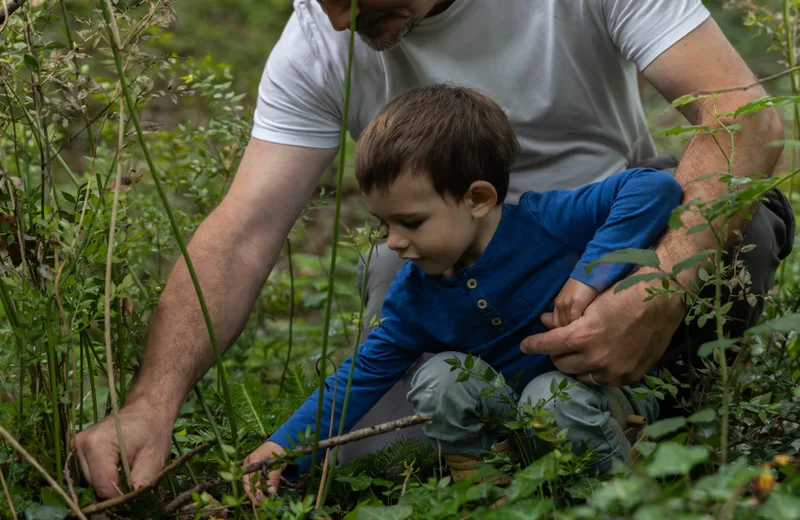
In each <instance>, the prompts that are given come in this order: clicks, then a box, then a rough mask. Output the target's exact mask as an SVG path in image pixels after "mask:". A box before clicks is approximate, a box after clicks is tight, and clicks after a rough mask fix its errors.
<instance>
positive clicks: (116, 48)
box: [99, 0, 239, 448]
mask: <svg viewBox="0 0 800 520" xmlns="http://www.w3.org/2000/svg"><path fill="white" fill-rule="evenodd" d="M99 3H100V7H101V9H102V11H103V19H104V20H105V23H106V29H107V30H108V37H109V40H110V41H111V42H112V45H111V52H112V54H113V55H114V64H115V65H116V67H117V74H118V75H119V81H120V85H121V86H122V92H123V94H124V97H125V103H126V104H127V106H128V112H129V115H130V118H131V120H132V121H133V126H134V127H136V137H137V139H138V141H139V145H140V146H141V148H142V152H143V153H144V157H145V161H146V162H147V166H148V168H150V173H151V174H152V176H153V182H154V183H155V185H156V191H157V192H158V197H159V198H160V199H161V203H162V205H163V206H164V210H165V211H166V213H167V217H168V218H169V224H170V227H171V228H172V234H173V235H174V236H175V241H176V242H177V243H178V247H180V249H181V253H182V254H183V259H184V261H185V262H186V269H187V270H188V271H189V276H190V277H191V278H192V284H194V289H195V292H196V293H197V299H198V300H199V302H200V309H201V310H202V312H203V318H204V320H205V323H206V328H207V329H208V337H209V340H210V342H211V347H212V348H213V349H214V356H215V358H216V366H217V372H218V373H219V378H220V384H221V386H222V391H223V394H224V396H225V406H226V408H227V409H228V410H227V411H228V417H229V419H230V422H231V439H232V441H233V446H234V448H236V447H237V446H238V444H239V443H238V432H237V428H236V413H235V410H234V408H233V398H232V397H231V391H230V388H229V387H228V378H227V376H226V374H225V366H224V365H223V363H222V356H221V354H220V351H219V347H218V346H217V336H216V334H215V333H214V324H213V323H212V321H211V315H210V313H209V312H208V306H207V305H206V299H205V297H204V296H203V289H202V288H201V287H200V280H199V279H198V278H197V272H196V271H195V269H194V264H193V263H192V259H191V257H190V256H189V250H188V248H187V247H186V241H185V240H184V238H183V235H182V234H181V230H180V228H179V227H178V221H177V220H176V219H175V213H174V212H173V211H172V205H171V204H170V202H169V199H168V198H167V194H166V192H165V191H164V187H163V186H162V184H161V173H160V172H159V170H158V168H157V167H156V165H155V162H154V161H153V157H152V155H151V154H150V148H149V147H148V146H147V141H146V140H145V138H144V132H143V131H142V125H141V124H140V122H139V116H138V114H137V113H136V102H135V100H134V99H133V95H132V94H131V91H130V88H129V86H128V84H127V82H126V81H125V71H124V68H123V66H122V56H121V51H120V44H119V38H118V36H117V35H116V32H115V31H114V30H113V27H116V21H114V19H113V17H112V14H111V10H110V9H109V7H108V4H107V2H106V1H105V0H100V2H99Z"/></svg>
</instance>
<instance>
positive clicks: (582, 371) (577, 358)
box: [551, 352, 599, 383]
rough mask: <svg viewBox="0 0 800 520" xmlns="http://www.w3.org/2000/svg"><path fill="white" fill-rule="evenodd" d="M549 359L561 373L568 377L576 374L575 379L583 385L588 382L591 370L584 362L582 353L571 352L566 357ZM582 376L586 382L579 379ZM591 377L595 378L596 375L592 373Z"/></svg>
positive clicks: (584, 358)
mask: <svg viewBox="0 0 800 520" xmlns="http://www.w3.org/2000/svg"><path fill="white" fill-rule="evenodd" d="M551 359H552V361H553V364H554V365H555V366H556V368H557V369H558V370H560V371H561V372H563V373H565V374H570V375H575V374H578V375H576V376H575V377H576V378H577V379H579V380H580V381H583V382H584V383H585V382H586V381H588V380H589V375H588V374H589V372H590V371H591V370H592V369H591V367H590V366H589V363H588V362H587V361H586V356H584V355H583V354H582V353H575V352H573V353H571V354H566V355H560V356H552V357H551ZM584 376H585V377H586V381H584V380H583V379H581V377H584ZM592 377H594V378H597V375H596V374H595V373H592ZM598 382H599V381H598Z"/></svg>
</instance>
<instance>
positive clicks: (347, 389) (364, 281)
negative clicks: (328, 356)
mask: <svg viewBox="0 0 800 520" xmlns="http://www.w3.org/2000/svg"><path fill="white" fill-rule="evenodd" d="M374 249H375V240H374V239H373V237H372V236H370V244H369V251H368V252H367V259H366V261H365V262H364V273H363V274H362V275H361V295H360V296H361V303H360V306H359V309H358V327H357V330H356V342H355V346H354V347H353V357H352V359H351V360H350V372H349V373H348V375H347V386H346V387H345V390H344V402H343V403H342V416H341V417H340V418H339V432H338V433H337V435H342V434H343V433H344V423H345V417H347V405H348V403H349V402H350V390H351V388H352V386H353V373H354V372H355V370H354V369H355V366H356V360H357V359H358V346H359V344H360V343H361V331H363V330H364V310H365V307H366V305H365V304H364V302H365V300H366V297H367V273H368V272H369V263H370V261H371V260H372V252H373V250H374ZM335 408H336V401H335V400H334V409H335ZM338 460H339V446H336V448H334V450H333V456H332V457H331V458H330V470H329V473H331V474H332V473H333V468H335V467H336V462H337V461H338ZM331 481H333V478H328V481H327V482H326V483H325V492H324V493H323V495H322V501H321V503H322V504H324V503H325V501H326V500H327V498H328V492H329V491H330V487H331Z"/></svg>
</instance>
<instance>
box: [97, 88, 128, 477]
mask: <svg viewBox="0 0 800 520" xmlns="http://www.w3.org/2000/svg"><path fill="white" fill-rule="evenodd" d="M120 83H121V82H120ZM120 88H122V87H121V85H120ZM124 105H125V103H124V98H120V99H119V133H118V142H117V179H116V182H115V183H114V202H113V203H112V205H111V224H110V226H109V228H110V229H109V230H108V251H107V253H106V284H105V285H106V287H105V298H104V300H105V302H104V304H105V320H104V323H105V340H106V376H107V377H108V394H109V397H110V398H111V408H112V409H113V410H114V426H116V429H117V439H118V441H119V454H120V459H121V460H122V469H123V471H124V472H125V478H126V479H127V480H128V485H129V486H131V487H133V479H132V478H131V468H130V465H129V464H128V452H127V449H126V448H125V439H124V437H123V436H122V426H121V425H120V423H119V403H118V402H117V389H116V387H115V384H114V366H113V365H114V357H113V354H112V352H111V270H112V267H113V264H112V261H113V258H114V234H115V232H116V229H117V212H118V210H119V189H120V186H121V185H122V180H121V179H122V149H123V145H124V139H125V107H124Z"/></svg>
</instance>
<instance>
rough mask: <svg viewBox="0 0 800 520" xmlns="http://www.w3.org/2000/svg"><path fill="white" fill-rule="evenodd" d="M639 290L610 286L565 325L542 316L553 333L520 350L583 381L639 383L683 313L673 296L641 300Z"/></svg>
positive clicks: (640, 287)
mask: <svg viewBox="0 0 800 520" xmlns="http://www.w3.org/2000/svg"><path fill="white" fill-rule="evenodd" d="M644 288H645V284H638V285H635V286H633V287H631V288H629V289H626V290H623V291H620V292H619V293H616V294H614V288H613V287H611V288H610V289H608V290H607V291H605V292H603V293H602V294H600V295H599V296H598V297H597V298H596V299H595V300H594V301H593V302H592V303H591V304H590V305H589V306H588V307H587V308H586V311H585V312H584V313H583V316H581V317H580V318H578V319H577V320H575V321H573V322H571V323H570V324H569V325H567V326H565V327H557V324H556V323H555V320H554V317H553V315H552V314H551V313H547V314H543V315H542V318H541V319H542V323H543V324H544V325H545V327H548V328H550V329H552V330H550V331H548V332H544V333H542V334H537V335H535V336H529V337H528V338H526V339H525V340H523V341H522V345H521V349H522V351H523V352H525V353H526V354H541V355H547V356H550V357H551V359H552V360H553V363H554V364H555V365H556V367H557V368H558V369H559V370H560V371H562V372H564V373H565V374H574V375H575V376H577V378H578V379H580V380H581V381H584V382H586V383H589V382H591V383H597V384H605V385H611V386H624V385H628V384H630V383H633V382H636V381H639V380H640V379H641V378H642V377H643V376H644V375H645V374H646V373H647V371H648V370H650V368H651V367H652V366H653V365H654V364H655V363H656V362H657V361H658V360H659V359H660V358H661V356H662V355H663V354H664V352H665V351H666V349H667V346H668V345H669V342H670V340H671V339H672V335H673V334H674V333H675V331H676V330H677V328H678V326H679V325H680V323H681V320H682V319H683V312H684V311H683V306H682V303H681V302H680V301H679V300H678V298H676V297H674V296H673V298H672V299H667V298H665V297H661V296H656V297H655V298H654V299H652V300H651V301H648V302H644V301H643V300H644V299H645V298H646V297H647V293H646V292H645V289H644ZM589 374H591V378H590V377H589Z"/></svg>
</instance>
